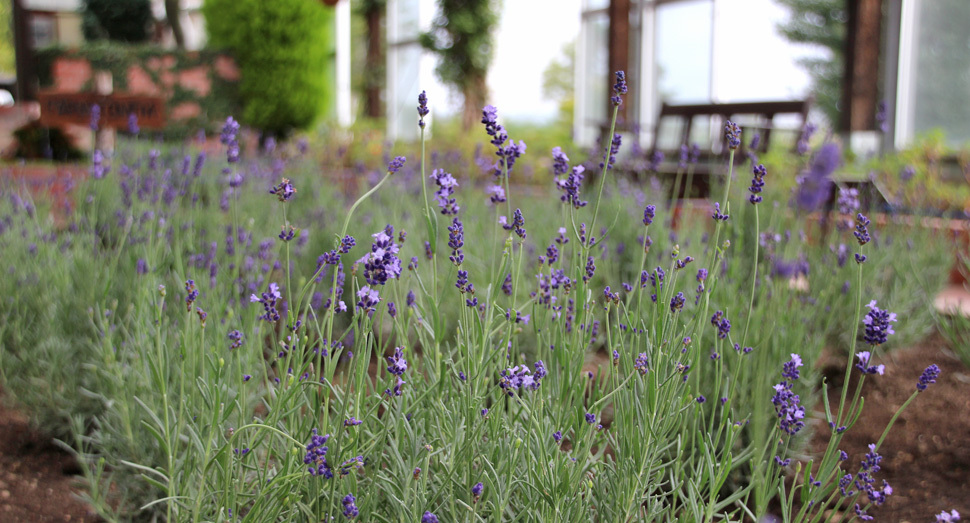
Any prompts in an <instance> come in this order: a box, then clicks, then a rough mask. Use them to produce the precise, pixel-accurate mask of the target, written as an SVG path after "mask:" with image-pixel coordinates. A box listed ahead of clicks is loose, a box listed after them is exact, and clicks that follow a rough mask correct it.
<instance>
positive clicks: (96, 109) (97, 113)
mask: <svg viewBox="0 0 970 523" xmlns="http://www.w3.org/2000/svg"><path fill="white" fill-rule="evenodd" d="M100 122H101V106H100V105H98V104H94V105H92V106H91V122H90V124H89V126H90V127H91V130H92V131H94V132H97V131H98V127H99V124H100Z"/></svg>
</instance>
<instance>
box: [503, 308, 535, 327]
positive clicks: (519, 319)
mask: <svg viewBox="0 0 970 523" xmlns="http://www.w3.org/2000/svg"><path fill="white" fill-rule="evenodd" d="M513 314H515V323H521V324H523V325H528V324H529V320H530V319H532V315H531V314H522V313H520V312H519V311H517V310H515V309H509V310H507V311H505V319H507V320H509V321H513V320H512V315H513Z"/></svg>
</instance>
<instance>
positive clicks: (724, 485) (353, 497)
mask: <svg viewBox="0 0 970 523" xmlns="http://www.w3.org/2000/svg"><path fill="white" fill-rule="evenodd" d="M626 89H627V88H626V82H625V79H624V77H623V75H622V73H617V75H616V83H615V85H614V86H613V98H612V100H613V103H614V106H619V105H620V104H621V103H622V102H623V96H624V94H625V93H626ZM417 102H418V106H417V112H416V114H415V120H416V122H415V123H416V125H420V126H421V129H422V136H423V131H424V129H425V124H424V117H425V116H427V114H428V113H427V100H426V98H425V97H424V94H423V93H422V94H421V95H420V96H418V97H417ZM614 114H615V113H614ZM614 118H615V117H614ZM614 123H615V119H614ZM482 125H483V128H482V130H481V140H482V141H483V142H486V144H485V145H484V148H485V150H486V151H490V152H489V153H487V155H483V156H482V158H491V159H490V160H489V161H487V162H485V161H481V162H478V163H477V164H476V165H481V168H482V169H483V170H484V171H485V172H486V174H487V175H488V177H490V178H489V179H491V180H492V182H491V183H488V184H487V185H488V186H487V187H486V190H485V191H478V190H468V189H467V186H468V185H471V183H469V182H471V180H472V178H473V176H472V175H471V174H469V172H468V170H466V171H465V172H464V173H463V172H461V171H457V170H455V169H454V168H453V167H451V164H461V165H470V164H469V163H468V162H467V161H466V160H464V159H462V158H449V156H448V155H439V156H437V157H434V156H433V155H431V154H428V151H427V149H428V144H427V142H426V141H425V140H424V139H423V138H422V141H421V143H420V144H419V145H417V146H416V147H414V149H416V150H414V151H403V150H400V149H398V150H393V149H391V150H387V151H385V152H386V153H387V159H386V161H385V162H384V165H382V166H381V167H380V168H379V170H374V167H373V165H370V166H366V167H364V168H363V169H362V172H361V175H360V176H361V177H362V178H363V179H364V180H366V181H367V183H366V184H362V188H361V190H360V191H358V193H357V194H355V195H347V194H344V193H342V192H341V191H339V190H338V188H337V187H335V186H334V184H333V183H331V182H330V181H328V178H327V177H326V173H322V174H321V173H319V172H317V170H316V168H315V165H314V164H313V163H311V162H309V161H308V157H307V155H306V151H305V150H304V148H303V146H302V144H300V143H294V144H286V145H277V144H276V143H275V142H274V141H273V140H267V141H266V144H265V148H264V150H262V151H261V152H260V154H259V155H255V154H250V155H249V157H248V158H244V157H243V156H242V154H241V151H240V136H239V126H238V124H237V123H236V122H235V121H234V120H232V119H230V120H228V121H227V122H226V124H225V126H224V128H223V129H222V134H221V137H220V138H221V142H222V145H223V148H222V150H221V151H222V152H223V153H225V156H224V157H222V155H221V154H220V155H218V157H217V156H216V155H214V154H209V153H206V152H205V151H202V150H200V149H199V148H198V147H197V146H195V145H193V144H191V143H189V144H186V145H184V146H182V147H157V146H156V145H155V144H151V143H144V142H136V143H135V144H133V145H131V146H128V147H121V148H119V149H118V153H117V154H116V155H114V157H112V158H105V157H104V155H98V154H96V155H95V158H94V161H93V164H92V166H91V173H90V176H89V178H88V179H87V180H85V181H83V182H81V183H79V184H78V185H77V187H75V188H74V189H73V190H72V195H73V204H72V205H73V206H74V208H72V209H71V212H70V214H68V217H67V219H66V223H57V222H55V221H54V220H53V219H51V218H48V217H47V216H49V214H48V213H47V208H46V207H45V206H46V205H47V204H42V203H39V202H38V203H35V202H34V201H32V200H31V199H30V198H29V197H28V195H27V194H26V193H24V192H22V191H19V190H17V188H9V187H8V188H6V189H5V191H6V193H7V194H6V198H5V200H4V203H3V205H4V212H3V214H2V215H3V219H2V222H0V223H2V224H3V228H2V234H0V242H2V244H3V251H2V261H3V262H4V263H3V265H4V266H5V267H7V270H8V277H7V278H5V279H4V280H2V283H0V285H2V296H4V299H3V300H2V303H0V317H2V318H3V321H2V322H0V341H2V347H0V382H2V384H3V387H4V390H5V391H6V392H7V393H8V394H9V395H11V396H12V397H14V398H15V399H16V400H17V401H19V402H20V403H22V404H23V405H25V406H26V407H27V409H28V411H29V412H30V413H31V414H32V415H33V416H34V421H35V422H36V423H37V424H38V425H40V426H41V427H43V428H44V429H45V430H46V431H48V432H49V433H52V434H55V435H57V436H58V437H59V438H60V439H61V440H62V441H64V442H65V444H66V445H67V446H69V447H70V448H71V449H73V451H74V452H76V453H77V456H78V460H79V463H80V464H81V467H82V469H83V470H84V475H85V479H86V484H87V488H88V498H89V500H90V502H91V503H92V504H93V505H94V506H95V507H96V508H97V509H98V511H99V512H100V513H101V514H102V516H103V517H104V518H105V519H107V520H109V521H121V520H153V519H155V520H157V519H159V518H164V519H165V520H168V521H236V520H240V521H311V520H312V521H319V520H323V519H325V518H326V519H329V518H330V517H333V518H337V519H339V518H345V519H354V518H359V519H361V520H377V521H417V520H421V521H424V522H432V521H439V520H440V521H474V520H483V519H484V520H500V519H508V520H528V521H553V520H556V521H558V520H568V521H577V520H589V519H597V520H602V521H618V520H644V521H654V520H665V521H672V520H684V521H713V520H728V519H730V520H760V519H761V518H762V517H764V516H766V515H769V514H771V515H774V516H777V517H780V518H781V519H782V520H784V521H823V520H838V521H844V520H850V519H853V518H860V519H865V518H867V517H869V515H868V514H869V513H870V512H873V513H875V514H878V505H880V504H882V502H883V501H884V500H885V499H886V497H887V496H889V495H891V493H892V488H891V486H889V485H887V484H885V483H881V482H880V480H879V474H878V471H879V466H880V465H879V463H880V460H881V459H882V458H881V457H880V455H879V447H880V445H881V444H882V442H883V439H884V438H885V433H884V435H883V437H882V438H880V439H879V440H877V441H872V442H871V447H869V449H868V454H867V456H866V459H865V461H864V462H863V463H861V464H858V463H854V462H849V461H846V460H845V458H844V457H843V456H845V455H846V454H845V453H844V451H845V450H847V449H842V448H840V442H841V441H842V438H843V437H844V435H845V434H846V433H847V431H851V430H852V426H853V424H854V423H855V420H856V419H857V418H858V416H859V412H860V411H861V410H862V409H863V406H864V398H863V397H862V395H861V394H860V391H861V389H862V384H863V383H864V382H865V380H867V379H869V380H872V379H876V380H878V379H879V376H880V374H881V373H882V369H883V368H882V366H881V364H880V359H881V358H882V355H883V353H884V351H886V350H891V349H892V348H893V347H894V346H895V345H898V344H904V343H907V342H911V341H913V340H916V339H920V338H921V337H922V336H924V335H925V334H926V330H927V328H928V327H932V326H933V322H932V316H931V313H930V312H929V311H927V310H926V307H925V303H926V302H927V301H928V300H927V296H928V295H929V296H931V295H932V294H933V293H934V292H935V290H936V289H937V288H938V287H939V286H940V284H941V283H942V281H943V278H944V275H945V272H946V270H947V268H948V262H949V260H948V259H944V258H943V257H941V256H939V255H938V253H939V252H940V250H941V249H944V248H946V238H941V237H936V236H934V235H931V234H925V233H923V232H921V231H913V230H911V229H907V228H904V227H901V226H898V225H894V224H892V223H891V222H889V223H886V224H881V223H878V222H876V223H872V222H870V220H869V218H867V217H866V216H865V215H863V214H861V213H859V212H857V211H858V209H856V207H857V203H856V202H854V201H853V200H852V198H851V193H849V192H846V193H845V194H843V195H842V196H843V198H842V199H841V201H840V207H841V210H842V211H845V212H841V213H839V214H838V218H837V219H836V220H835V221H836V222H837V223H836V224H834V226H833V227H832V229H833V230H832V231H830V232H829V233H828V235H824V236H823V234H822V228H821V227H819V226H818V225H817V224H814V223H812V222H811V220H809V219H808V217H807V216H808V215H807V214H805V213H803V212H801V211H799V210H798V209H797V206H796V207H795V208H790V207H789V206H788V205H787V203H788V196H787V195H785V194H784V193H782V194H783V196H782V198H783V199H779V198H776V197H775V196H772V193H771V191H770V190H768V191H766V190H765V189H770V185H771V182H772V176H771V174H770V173H768V172H766V170H765V169H764V168H763V167H761V166H760V165H759V164H756V162H750V163H745V164H741V165H740V166H737V167H735V171H733V172H732V174H729V175H728V177H727V178H726V180H725V183H724V184H723V186H721V187H717V188H715V194H716V195H717V196H718V197H719V198H718V199H717V200H716V201H715V203H714V204H713V206H712V208H710V209H702V208H700V207H696V208H694V209H690V208H688V209H682V210H681V212H680V216H681V219H680V220H679V225H678V226H677V227H676V228H674V227H673V222H672V219H671V218H672V216H673V214H674V211H675V210H676V209H677V207H676V203H674V202H669V201H667V197H666V196H665V195H666V194H668V193H669V191H666V190H664V188H663V187H651V186H650V185H649V184H647V185H644V186H640V185H637V184H634V183H631V182H629V181H625V179H623V178H622V177H619V176H617V175H615V174H614V166H615V165H617V163H616V162H617V155H619V154H620V152H621V151H622V147H623V145H622V137H620V136H619V135H617V136H616V137H615V138H614V139H613V140H612V143H611V144H610V146H609V147H607V148H604V150H603V151H600V152H598V153H596V155H595V156H594V157H593V158H590V159H585V158H584V159H582V160H584V161H578V160H571V159H570V158H569V157H568V155H567V154H565V153H564V152H563V150H562V149H559V148H554V149H552V150H548V151H535V149H534V148H528V149H527V147H526V144H525V143H524V142H522V141H515V140H513V139H512V138H515V137H514V136H512V137H509V135H508V132H507V131H506V129H505V128H504V127H503V126H502V125H501V124H500V120H499V113H498V110H497V109H496V108H494V107H491V106H486V107H485V108H484V109H483V111H482ZM613 130H614V129H611V133H610V134H611V135H612V134H613ZM726 132H727V133H728V137H729V139H730V143H731V147H732V148H731V150H730V151H728V152H727V154H726V155H725V156H726V157H725V159H724V161H725V162H727V163H728V164H729V165H734V148H736V147H738V145H739V144H740V141H741V139H742V130H741V129H740V128H738V127H737V126H733V125H728V127H727V129H726ZM431 146H432V147H433V143H432V144H431ZM402 147H403V146H402ZM825 147H826V145H824V144H823V145H821V146H820V147H819V152H818V153H816V154H815V155H814V156H813V157H811V158H810V159H808V160H807V162H806V163H805V164H804V169H805V171H806V173H808V174H806V176H810V174H811V173H812V172H813V169H816V167H815V165H814V164H815V163H818V162H822V161H824V159H825V158H826V154H827V153H825V152H824V151H826V149H825ZM146 149H147V151H146ZM210 153H211V151H210ZM401 153H404V154H401ZM492 153H494V156H493V155H492ZM528 154H545V155H548V158H550V161H549V165H550V171H551V176H550V178H552V180H553V182H552V183H550V184H549V190H548V191H546V192H545V193H539V194H533V195H530V196H524V195H521V194H519V193H517V192H516V189H517V187H516V173H517V170H516V169H517V165H516V164H517V163H518V160H519V159H520V158H522V157H523V155H528ZM405 155H406V156H407V158H406V157H405ZM621 160H622V158H621ZM689 163H690V160H689V157H688V158H687V159H686V160H685V166H684V169H685V171H686V170H688V169H689ZM466 169H467V168H466ZM469 170H470V169H469ZM617 170H618V168H617ZM593 171H595V172H596V174H597V176H596V177H595V183H584V180H585V179H586V178H588V177H589V175H590V174H592V172H593ZM748 172H750V173H752V174H750V175H748V174H747V173H748ZM735 175H736V178H737V179H736V180H735V179H734V176H735ZM749 176H750V178H749ZM474 178H477V176H476V177H474ZM745 186H747V190H745ZM732 189H733V190H732ZM799 190H804V191H809V190H812V186H811V184H801V185H800V189H799ZM817 190H821V189H820V188H819V189H817ZM826 190H827V188H826ZM799 196H802V197H803V198H807V199H811V198H816V197H815V196H813V195H799V194H796V195H795V197H794V200H798V199H799ZM816 199H817V198H816ZM916 270H918V272H919V275H920V278H918V279H917V278H912V277H910V275H911V274H912V273H913V272H914V271H916ZM890 311H893V312H890ZM823 351H825V352H828V353H829V354H832V355H833V356H831V357H835V358H838V359H839V362H840V364H841V365H842V366H843V367H844V374H845V377H846V378H848V377H849V376H850V375H855V376H856V377H857V379H854V380H850V379H844V380H843V381H844V383H845V384H846V386H844V387H843V388H842V389H841V393H840V395H839V401H838V402H832V403H829V402H828V401H827V397H828V396H827V394H825V392H826V391H827V384H826V383H824V382H823V381H822V380H821V379H820V378H821V377H820V375H819V372H818V370H817V368H816V365H815V363H816V361H817V360H818V359H819V358H820V357H822V354H823ZM920 371H922V372H920ZM938 377H939V369H938V368H937V367H936V366H934V365H932V362H927V366H926V367H925V370H924V369H915V370H914V374H913V380H912V383H913V388H912V394H911V395H910V397H909V399H908V400H907V401H906V402H905V404H904V405H903V406H902V407H900V410H901V409H902V408H905V407H906V406H908V405H909V404H910V403H911V402H914V401H918V400H919V398H918V396H919V395H920V394H932V388H930V387H931V385H932V383H933V382H934V380H935V379H937V378H938ZM817 399H821V400H822V408H821V409H820V411H821V412H824V415H823V416H822V417H821V418H820V419H813V416H812V415H811V412H813V410H814V406H815V402H816V401H817ZM894 419H895V418H894ZM891 424H892V423H891V422H890V425H891ZM886 430H887V431H888V430H889V427H887V429H886ZM813 432H815V433H825V434H827V435H828V438H829V445H828V447H827V448H826V449H825V451H824V452H823V453H822V454H820V455H810V454H809V453H808V452H807V451H806V443H807V441H808V436H809V434H810V433H813ZM848 450H852V451H858V450H859V449H848ZM946 508H947V507H940V508H939V510H941V511H942V510H944V509H946ZM927 517H928V518H931V517H932V515H927ZM946 517H951V515H950V513H947V515H946Z"/></svg>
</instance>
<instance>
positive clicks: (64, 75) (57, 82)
mask: <svg viewBox="0 0 970 523" xmlns="http://www.w3.org/2000/svg"><path fill="white" fill-rule="evenodd" d="M51 69H52V71H51V73H52V74H51V76H53V78H54V89H56V90H58V91H70V92H77V91H80V90H81V88H82V87H84V84H86V83H87V82H88V81H89V80H90V79H91V63H90V62H88V61H87V60H84V59H81V58H58V59H56V60H54V65H53V66H51Z"/></svg>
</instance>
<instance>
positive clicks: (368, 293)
mask: <svg viewBox="0 0 970 523" xmlns="http://www.w3.org/2000/svg"><path fill="white" fill-rule="evenodd" d="M357 299H358V301H357V308H359V309H364V310H365V311H367V312H368V313H371V312H374V311H375V310H376V309H377V304H378V303H380V302H381V297H380V294H378V292H377V289H371V288H370V287H369V286H367V285H364V286H363V287H361V288H360V290H359V291H357Z"/></svg>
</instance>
